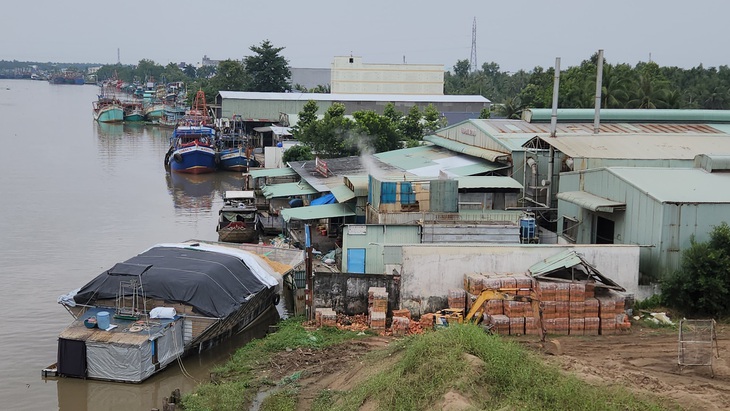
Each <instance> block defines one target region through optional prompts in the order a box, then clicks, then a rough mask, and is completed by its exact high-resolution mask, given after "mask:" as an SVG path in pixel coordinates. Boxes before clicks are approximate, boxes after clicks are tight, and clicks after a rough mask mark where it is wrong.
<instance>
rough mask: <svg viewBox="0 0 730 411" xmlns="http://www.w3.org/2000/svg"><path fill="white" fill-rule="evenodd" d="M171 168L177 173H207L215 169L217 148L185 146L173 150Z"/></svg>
mask: <svg viewBox="0 0 730 411" xmlns="http://www.w3.org/2000/svg"><path fill="white" fill-rule="evenodd" d="M168 161H169V166H170V170H171V171H174V172H177V173H187V174H205V173H212V172H214V171H215V168H216V167H215V150H213V149H212V148H210V147H204V146H197V145H195V146H192V147H184V148H180V149H178V150H175V151H173V152H172V155H170V158H169V160H168Z"/></svg>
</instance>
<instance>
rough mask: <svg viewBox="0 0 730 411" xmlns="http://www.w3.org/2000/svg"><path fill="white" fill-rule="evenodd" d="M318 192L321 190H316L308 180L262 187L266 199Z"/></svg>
mask: <svg viewBox="0 0 730 411" xmlns="http://www.w3.org/2000/svg"><path fill="white" fill-rule="evenodd" d="M318 192H319V191H317V190H315V189H314V187H312V186H310V185H309V184H307V182H306V181H300V182H298V183H282V184H269V185H267V186H263V187H262V188H261V193H262V194H263V195H264V197H266V199H272V198H280V197H290V196H301V195H307V194H315V193H318Z"/></svg>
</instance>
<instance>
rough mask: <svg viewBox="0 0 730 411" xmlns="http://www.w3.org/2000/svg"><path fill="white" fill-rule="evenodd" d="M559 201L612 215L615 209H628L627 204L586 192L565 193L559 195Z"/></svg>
mask: <svg viewBox="0 0 730 411" xmlns="http://www.w3.org/2000/svg"><path fill="white" fill-rule="evenodd" d="M558 199H559V200H563V201H567V202H570V203H573V204H576V205H579V206H581V207H583V208H586V209H588V210H591V211H603V212H606V213H612V212H613V210H614V209H617V208H621V209H623V208H626V204H625V203H622V202H619V201H613V200H609V199H607V198H603V197H599V196H597V195H594V194H591V193H588V192H586V191H565V192H562V193H558Z"/></svg>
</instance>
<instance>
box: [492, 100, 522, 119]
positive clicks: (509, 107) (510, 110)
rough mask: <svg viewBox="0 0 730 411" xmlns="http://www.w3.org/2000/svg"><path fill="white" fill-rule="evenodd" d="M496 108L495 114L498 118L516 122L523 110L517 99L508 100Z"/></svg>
mask: <svg viewBox="0 0 730 411" xmlns="http://www.w3.org/2000/svg"><path fill="white" fill-rule="evenodd" d="M496 107H497V108H496V109H495V112H496V113H497V115H499V116H500V117H502V118H508V119H517V120H519V119H520V118H521V116H522V111H523V110H524V109H525V107H524V106H523V105H522V102H521V101H520V99H519V97H514V98H508V99H507V100H506V101H505V102H504V103H502V104H499V105H497V106H496Z"/></svg>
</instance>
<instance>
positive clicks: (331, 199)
mask: <svg viewBox="0 0 730 411" xmlns="http://www.w3.org/2000/svg"><path fill="white" fill-rule="evenodd" d="M336 202H337V200H336V199H335V196H334V194H332V193H330V194H326V195H323V196H322V197H320V198H315V199H314V200H312V202H311V203H309V205H310V206H315V205H322V204H334V203H336Z"/></svg>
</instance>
